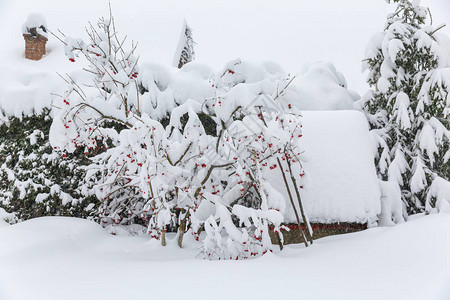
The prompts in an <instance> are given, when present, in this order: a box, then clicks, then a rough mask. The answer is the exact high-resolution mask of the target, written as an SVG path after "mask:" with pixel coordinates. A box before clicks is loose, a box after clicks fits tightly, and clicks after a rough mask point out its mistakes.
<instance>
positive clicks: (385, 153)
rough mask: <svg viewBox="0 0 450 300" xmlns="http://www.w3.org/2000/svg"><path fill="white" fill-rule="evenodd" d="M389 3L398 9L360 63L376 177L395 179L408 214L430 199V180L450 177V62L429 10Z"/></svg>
mask: <svg viewBox="0 0 450 300" xmlns="http://www.w3.org/2000/svg"><path fill="white" fill-rule="evenodd" d="M392 2H393V3H395V4H396V5H397V9H396V11H395V12H394V13H392V14H390V15H388V18H387V24H386V28H385V30H384V32H382V33H379V34H377V35H375V36H374V37H373V38H372V40H371V42H370V44H369V46H368V48H367V50H366V55H365V59H364V62H363V67H364V69H366V70H369V76H368V79H367V81H368V83H369V84H370V86H371V87H372V90H370V91H369V92H368V93H367V94H366V95H365V96H364V97H363V110H364V111H365V112H366V113H367V116H368V119H369V122H370V124H371V128H372V133H373V135H374V137H375V138H376V141H377V143H378V147H377V155H376V165H377V169H378V174H379V177H380V179H382V180H386V181H388V180H389V181H394V182H397V183H398V185H399V187H400V189H401V195H402V200H403V203H404V204H405V208H406V212H407V213H409V214H411V213H417V212H421V211H423V210H424V208H425V202H426V201H427V199H428V201H432V199H431V198H433V197H432V196H431V194H430V193H429V192H430V186H431V184H432V183H433V181H435V180H436V179H437V178H439V179H444V182H447V180H448V179H449V178H450V173H449V170H450V169H449V167H450V164H449V158H450V152H449V140H450V133H449V131H448V129H449V128H450V126H449V125H450V124H449V123H448V119H447V115H448V113H449V110H448V107H449V104H450V103H449V100H450V98H449V88H450V84H449V83H450V71H449V69H448V67H449V65H450V64H449V61H450V60H449V57H448V52H446V50H445V49H444V48H443V46H441V44H440V43H439V40H440V38H439V34H438V33H437V31H438V30H439V29H440V28H441V27H440V28H438V29H435V28H434V27H433V26H432V25H426V23H425V22H426V21H427V18H428V16H429V11H428V9H427V8H425V7H423V6H420V1H413V2H410V1H409V0H393V1H392Z"/></svg>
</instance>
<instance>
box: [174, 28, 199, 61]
mask: <svg viewBox="0 0 450 300" xmlns="http://www.w3.org/2000/svg"><path fill="white" fill-rule="evenodd" d="M194 44H195V42H194V39H193V37H192V29H191V27H189V26H188V24H187V23H186V20H185V21H184V23H183V29H182V30H181V36H180V40H179V42H178V47H177V50H176V51H175V56H174V58H173V64H174V66H176V67H177V68H178V69H181V68H182V67H183V66H184V65H185V64H187V63H190V62H191V61H193V60H194V59H195V51H194Z"/></svg>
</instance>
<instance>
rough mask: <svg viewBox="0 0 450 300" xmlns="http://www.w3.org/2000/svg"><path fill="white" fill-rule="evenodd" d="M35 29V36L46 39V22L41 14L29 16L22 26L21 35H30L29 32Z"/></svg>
mask: <svg viewBox="0 0 450 300" xmlns="http://www.w3.org/2000/svg"><path fill="white" fill-rule="evenodd" d="M32 29H35V30H36V33H37V34H40V35H42V36H45V37H47V35H48V33H47V21H46V20H45V17H44V16H43V15H41V14H30V15H29V16H28V18H27V20H26V21H25V23H23V25H22V33H23V34H31V33H32V32H31V30H32Z"/></svg>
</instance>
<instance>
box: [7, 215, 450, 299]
mask: <svg viewBox="0 0 450 300" xmlns="http://www.w3.org/2000/svg"><path fill="white" fill-rule="evenodd" d="M449 236H450V215H449V214H438V215H430V216H425V217H423V216H422V217H417V218H414V221H409V222H406V223H403V224H400V225H398V226H395V227H384V228H372V229H369V230H366V231H363V232H359V233H353V234H347V235H343V236H335V237H329V238H324V239H320V240H317V241H316V242H315V243H314V245H312V246H311V247H308V248H304V247H303V246H302V245H296V246H287V247H286V248H285V249H284V250H283V251H282V252H278V251H277V250H276V251H275V252H276V253H275V254H271V253H268V254H266V255H264V256H262V257H261V258H258V259H251V260H240V261H203V260H199V259H195V258H193V254H194V253H195V252H196V244H195V242H194V240H193V239H189V238H188V237H186V240H187V241H186V243H185V249H178V248H177V245H176V240H175V236H168V245H167V246H166V247H165V248H163V247H162V246H160V244H159V243H158V242H156V241H154V240H149V238H146V237H142V236H138V237H132V236H112V235H109V234H107V233H105V232H104V231H103V230H102V229H101V228H100V226H99V225H97V224H95V223H93V222H90V221H86V220H79V219H74V218H60V217H48V218H39V219H35V220H31V221H26V222H23V223H20V224H16V225H12V226H7V227H4V228H0V240H1V241H2V243H1V246H0V266H1V268H0V298H1V299H2V300H21V299H34V300H41V299H45V300H47V299H66V300H72V299H110V300H115V299H166V300H172V299H181V298H183V299H210V298H211V297H213V298H214V299H217V300H222V299H227V300H228V299H232V298H236V297H238V298H240V299H291V298H293V297H294V298H295V297H298V295H299V291H301V295H302V298H306V299H311V300H318V299H335V300H348V299H365V300H375V299H376V300H378V299H386V300H398V299H408V300H423V299H429V300H446V299H449V298H450V290H449V289H448V279H449V278H450V276H449V275H450V272H449V270H450V260H449V259H448V253H450V239H449V238H448V237H449ZM424 253H433V255H429V256H428V257H427V258H426V259H420V257H422V256H423V254H424ZM412 262H413V263H412ZM173 283H176V287H177V288H174V286H173ZM225 283H226V285H225ZM281 286H282V287H285V288H277V287H281ZM294 287H295V288H294ZM417 287H420V288H417Z"/></svg>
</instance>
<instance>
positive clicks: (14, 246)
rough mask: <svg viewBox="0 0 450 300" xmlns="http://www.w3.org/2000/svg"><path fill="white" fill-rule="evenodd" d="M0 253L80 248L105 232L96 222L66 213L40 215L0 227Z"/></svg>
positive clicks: (46, 252)
mask: <svg viewBox="0 0 450 300" xmlns="http://www.w3.org/2000/svg"><path fill="white" fill-rule="evenodd" d="M0 236H1V238H0V240H1V241H2V244H1V246H0V257H1V256H3V257H14V256H16V255H20V254H24V253H29V254H30V255H32V256H33V257H36V258H38V257H39V258H42V257H46V256H49V255H51V254H53V253H59V252H67V253H70V252H72V251H79V250H80V249H83V248H85V247H88V246H91V245H92V244H95V243H97V241H98V240H99V239H102V238H103V239H104V238H105V237H106V236H108V234H107V233H106V232H105V231H104V230H103V229H102V227H101V226H100V225H98V224H97V223H95V222H92V221H88V220H84V219H77V218H67V217H42V218H36V219H31V220H28V221H25V222H21V223H18V224H15V225H12V226H6V227H2V228H0Z"/></svg>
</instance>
